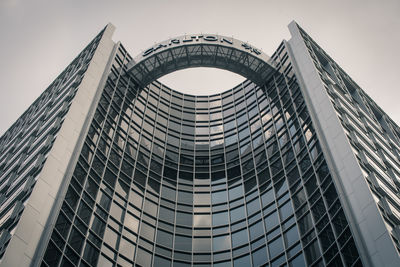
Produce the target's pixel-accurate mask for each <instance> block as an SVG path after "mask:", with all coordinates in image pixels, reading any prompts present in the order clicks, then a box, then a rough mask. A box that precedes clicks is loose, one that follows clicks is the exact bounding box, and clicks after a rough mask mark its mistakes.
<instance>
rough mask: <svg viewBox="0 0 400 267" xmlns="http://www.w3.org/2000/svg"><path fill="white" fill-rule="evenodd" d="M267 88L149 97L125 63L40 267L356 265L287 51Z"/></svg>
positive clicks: (151, 90) (121, 59)
mask: <svg viewBox="0 0 400 267" xmlns="http://www.w3.org/2000/svg"><path fill="white" fill-rule="evenodd" d="M272 59H273V60H274V61H275V62H276V64H277V66H278V71H276V72H275V74H274V75H273V76H272V77H271V78H269V79H268V80H267V81H266V82H265V84H264V85H263V86H258V85H255V84H254V83H253V82H251V81H249V80H247V81H245V82H244V83H242V84H240V85H238V86H236V87H235V88H233V89H231V90H228V91H226V92H224V93H222V94H216V95H212V96H192V95H187V94H182V93H179V92H177V91H174V90H172V89H170V88H167V87H166V86H164V85H162V84H160V83H159V82H157V81H154V82H152V83H151V84H150V85H148V86H147V87H145V88H141V87H139V86H138V85H137V83H136V82H135V79H134V77H132V76H130V74H129V73H128V72H127V67H126V66H127V64H128V63H129V62H130V61H131V60H132V58H131V57H130V56H129V54H128V53H127V52H126V50H125V49H124V47H123V46H122V45H118V48H117V52H116V55H115V58H114V61H113V65H112V67H111V71H110V73H109V75H108V79H107V82H106V85H105V87H104V89H103V92H102V95H101V98H100V100H99V102H98V105H97V108H96V111H95V114H94V117H93V119H92V121H91V123H90V129H89V131H88V134H87V135H86V136H85V137H84V138H85V142H84V144H83V147H82V149H81V152H80V156H79V159H78V162H77V164H76V166H75V168H74V171H73V174H72V177H71V180H70V182H69V184H68V185H67V187H68V188H67V191H66V194H65V197H64V199H63V202H62V206H61V208H60V210H59V211H58V213H57V215H56V216H57V219H56V222H55V224H54V228H53V229H51V237H50V239H49V240H48V241H46V242H48V243H47V246H46V249H45V252H44V253H43V258H42V261H41V264H42V266H116V265H118V266H132V265H135V266H153V265H154V266H191V265H194V266H210V265H213V266H281V265H287V266H311V265H313V266H325V265H328V266H343V265H344V266H360V265H362V264H361V260H360V258H359V253H358V249H357V247H356V244H355V241H354V238H353V234H352V232H351V230H350V227H349V224H348V221H347V219H346V216H345V213H344V210H343V208H342V205H341V202H340V200H339V195H338V193H337V190H336V187H335V184H334V183H333V180H332V177H331V173H330V170H329V168H328V165H327V163H326V160H325V157H324V155H323V153H322V150H321V146H320V142H319V140H318V138H317V135H316V132H315V129H314V124H313V122H312V121H311V118H310V116H309V110H308V108H307V106H306V104H305V101H304V98H303V94H302V92H301V90H300V87H299V85H298V81H297V78H296V76H295V74H294V73H293V70H292V68H293V66H292V62H291V59H290V55H289V54H288V51H287V47H286V44H285V43H282V44H281V45H280V46H279V48H278V49H277V51H276V52H275V53H274V55H273V56H272Z"/></svg>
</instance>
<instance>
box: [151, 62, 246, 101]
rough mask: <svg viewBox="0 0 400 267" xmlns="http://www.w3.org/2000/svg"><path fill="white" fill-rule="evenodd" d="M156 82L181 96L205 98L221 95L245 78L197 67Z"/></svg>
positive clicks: (225, 71) (220, 70)
mask: <svg viewBox="0 0 400 267" xmlns="http://www.w3.org/2000/svg"><path fill="white" fill-rule="evenodd" d="M158 80H159V81H160V82H161V83H163V84H164V85H166V86H168V87H169V88H173V89H174V90H176V91H179V92H181V93H183V94H190V95H199V96H205V95H214V94H219V93H223V92H225V91H227V90H229V89H232V88H234V87H235V86H237V85H238V84H240V83H242V82H244V81H245V80H246V78H244V77H243V76H241V75H239V74H236V73H234V72H231V71H227V70H222V69H217V68H205V67H199V68H188V69H183V70H178V71H175V72H172V73H170V74H167V75H165V76H163V77H161V78H159V79H158Z"/></svg>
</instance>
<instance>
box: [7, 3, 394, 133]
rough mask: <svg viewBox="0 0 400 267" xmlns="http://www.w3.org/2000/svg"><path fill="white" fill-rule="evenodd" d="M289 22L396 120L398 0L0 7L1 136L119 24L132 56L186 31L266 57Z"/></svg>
mask: <svg viewBox="0 0 400 267" xmlns="http://www.w3.org/2000/svg"><path fill="white" fill-rule="evenodd" d="M292 20H296V21H297V23H299V24H300V26H302V27H303V28H304V29H305V30H306V31H307V32H308V33H309V34H310V36H311V37H312V38H313V39H314V40H315V41H316V42H317V43H318V44H319V45H320V46H321V47H322V48H323V49H324V50H325V51H326V52H327V53H328V54H329V55H330V56H331V57H332V58H333V59H334V60H335V61H336V62H337V63H338V64H339V65H340V66H341V67H342V68H343V69H344V70H345V71H346V72H347V73H348V74H349V75H350V76H351V77H352V78H353V79H354V80H355V81H356V82H357V83H358V84H359V85H360V86H361V87H362V88H363V89H364V90H365V91H366V92H367V93H368V94H369V95H370V96H371V97H372V98H373V99H374V100H375V101H376V102H377V103H378V105H380V106H381V107H382V108H383V110H384V111H386V112H387V113H388V114H389V116H391V118H392V119H393V120H394V121H396V122H397V123H398V124H399V123H400V112H399V111H400V108H399V99H400V88H399V82H398V78H399V75H400V71H399V70H400V67H399V62H400V52H399V44H400V1H399V0H384V1H382V0H381V1H378V0H376V1H371V0H369V1H368V0H357V1H356V0H353V1H349V0H347V1H346V0H340V1H339V0H335V1H322V0H315V1H312V0H303V1H296V0H293V1H283V0H279V1H278V0H276V1H272V0H264V1H256V0H247V1H243V0H242V1H237V0H226V1H225V0H219V1H216V0H214V1H212V0H211V1H208V0H202V1H191V0H185V1H184V0H182V1H177V0H176V1H175V0H168V1H162V0H159V1H156V0H147V1H139V0H137V1H133V0H131V1H128V0H125V1H100V0H90V1H89V0H87V1H83V0H81V1H78V0H70V1H60V0H51V1H50V0H35V1H29V0H25V1H24V0H0V33H1V38H0V40H1V41H0V70H1V71H0V80H1V87H0V114H1V115H0V135H2V134H3V133H4V132H5V130H7V129H8V128H9V127H10V126H11V125H12V123H13V122H15V120H16V119H17V118H18V117H19V116H20V115H21V114H22V113H23V112H24V111H25V110H26V109H27V108H28V107H29V105H30V104H31V103H32V102H33V101H34V100H35V99H36V98H37V97H38V96H39V95H40V94H41V93H42V92H43V90H44V89H45V88H46V87H47V86H48V85H49V84H50V83H51V82H52V81H53V80H54V79H55V78H56V77H57V75H58V74H59V73H60V72H61V71H62V70H63V69H64V68H65V67H66V66H67V65H68V64H69V63H70V62H71V61H72V60H73V59H74V58H75V56H76V55H77V54H78V53H79V52H80V51H81V50H82V49H83V48H84V47H85V46H86V45H87V44H88V43H89V42H90V41H91V39H92V38H93V37H94V36H95V35H96V34H97V33H98V32H99V31H100V30H101V29H102V28H103V27H104V26H105V25H106V24H107V23H108V22H111V23H112V24H114V25H115V26H116V32H115V34H114V37H113V39H114V41H121V42H122V44H123V45H124V46H125V47H126V48H127V50H128V51H129V53H130V54H131V55H132V56H133V57H134V56H136V55H137V54H139V53H140V52H141V51H143V50H145V49H147V48H149V47H150V46H152V45H153V44H154V43H156V42H160V41H163V40H165V39H168V38H170V37H175V36H179V35H182V34H190V33H218V34H221V35H226V36H233V37H234V38H236V39H239V40H242V41H247V42H249V43H250V44H251V45H253V46H255V47H257V48H260V49H262V50H263V51H264V52H265V53H266V54H268V55H272V53H273V52H274V51H275V49H276V48H277V47H278V45H279V43H280V42H281V41H282V40H283V39H286V40H288V39H290V34H289V30H288V29H287V25H288V24H289V23H290V21H292ZM242 79H243V78H242V77H240V76H238V75H236V74H233V73H229V72H227V71H221V70H219V71H216V70H215V69H205V70H204V69H201V70H199V69H192V70H184V71H179V72H175V73H172V74H170V75H168V76H167V77H164V79H162V80H163V81H165V82H166V83H167V84H168V85H170V86H172V87H173V88H174V89H177V90H181V91H184V90H186V92H190V93H192V94H212V93H216V92H220V91H222V90H226V89H229V88H230V87H233V86H235V85H236V84H237V83H238V82H240V81H241V80H242ZM193 84H195V86H194V85H193ZM187 90H188V91H187ZM206 90H208V91H206Z"/></svg>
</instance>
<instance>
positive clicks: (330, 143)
mask: <svg viewBox="0 0 400 267" xmlns="http://www.w3.org/2000/svg"><path fill="white" fill-rule="evenodd" d="M289 30H290V33H291V35H292V38H291V39H290V40H289V41H288V44H289V48H290V54H291V57H292V58H293V59H294V62H293V63H294V68H295V72H296V75H297V76H298V78H299V82H300V87H301V90H302V92H303V95H304V98H305V101H306V104H307V106H308V107H309V110H310V116H311V118H312V121H313V123H314V126H315V128H316V132H317V134H318V137H319V140H320V141H321V147H322V150H323V152H324V155H325V156H326V159H327V161H328V165H329V167H330V169H331V172H332V175H333V177H332V178H333V180H334V182H335V185H336V188H337V189H338V193H339V198H340V201H341V203H342V205H343V208H344V211H345V213H346V216H347V218H348V220H349V224H350V227H351V230H352V232H353V235H354V237H355V242H356V244H357V248H358V250H359V253H360V257H361V260H362V262H363V264H364V265H367V266H400V259H399V256H398V253H397V251H396V249H395V246H394V244H393V241H392V240H391V237H390V234H389V232H388V230H387V228H386V226H385V223H384V221H383V218H382V216H381V214H380V212H379V210H378V207H377V204H376V203H375V200H374V199H373V196H372V192H371V191H370V188H369V186H368V184H367V181H366V180H365V178H364V176H363V174H362V172H361V168H360V166H359V164H358V161H357V158H356V157H355V155H354V153H353V151H352V149H351V146H350V143H349V141H348V139H347V137H346V134H345V132H344V130H343V127H342V125H341V123H340V120H339V118H338V116H337V114H336V111H335V109H334V107H333V105H332V103H331V101H330V99H329V96H328V94H327V92H326V90H325V88H324V85H323V83H322V81H321V79H320V77H319V74H318V71H317V69H316V68H315V66H314V62H313V60H312V58H311V56H310V54H309V52H308V48H307V46H306V44H305V43H304V40H303V38H302V36H301V33H300V30H299V28H298V26H297V24H296V23H295V22H294V21H293V22H292V23H290V25H289Z"/></svg>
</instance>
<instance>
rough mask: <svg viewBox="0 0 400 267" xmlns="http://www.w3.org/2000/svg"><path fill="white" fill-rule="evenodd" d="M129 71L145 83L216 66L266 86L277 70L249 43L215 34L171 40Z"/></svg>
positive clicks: (135, 62) (140, 57) (138, 60)
mask: <svg viewBox="0 0 400 267" xmlns="http://www.w3.org/2000/svg"><path fill="white" fill-rule="evenodd" d="M127 67H128V73H130V75H131V76H132V77H133V78H134V79H135V80H136V81H137V82H138V83H139V84H141V85H142V86H146V85H148V84H149V83H151V82H152V81H154V80H156V79H158V78H160V77H162V76H164V75H166V74H168V73H171V72H174V71H177V70H181V69H186V68H194V67H213V68H220V69H224V70H228V71H232V72H234V73H237V74H239V75H242V76H244V77H245V78H247V79H249V80H251V81H253V82H255V83H256V84H258V85H263V84H264V83H265V82H266V81H267V80H268V78H269V77H271V75H272V74H273V73H274V72H275V71H276V67H275V63H274V62H273V60H272V59H271V58H270V57H269V56H267V55H266V54H265V53H263V52H262V51H261V50H259V49H257V48H255V47H253V46H251V45H249V44H248V43H246V42H243V41H240V40H237V39H234V38H231V37H226V36H221V35H213V34H193V35H184V36H179V37H175V38H171V39H168V40H166V41H163V42H161V43H158V44H156V45H154V46H153V47H151V48H149V49H147V50H145V51H144V52H143V53H141V54H140V55H138V56H137V57H136V58H134V59H133V60H132V61H131V62H129V63H128V65H127Z"/></svg>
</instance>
